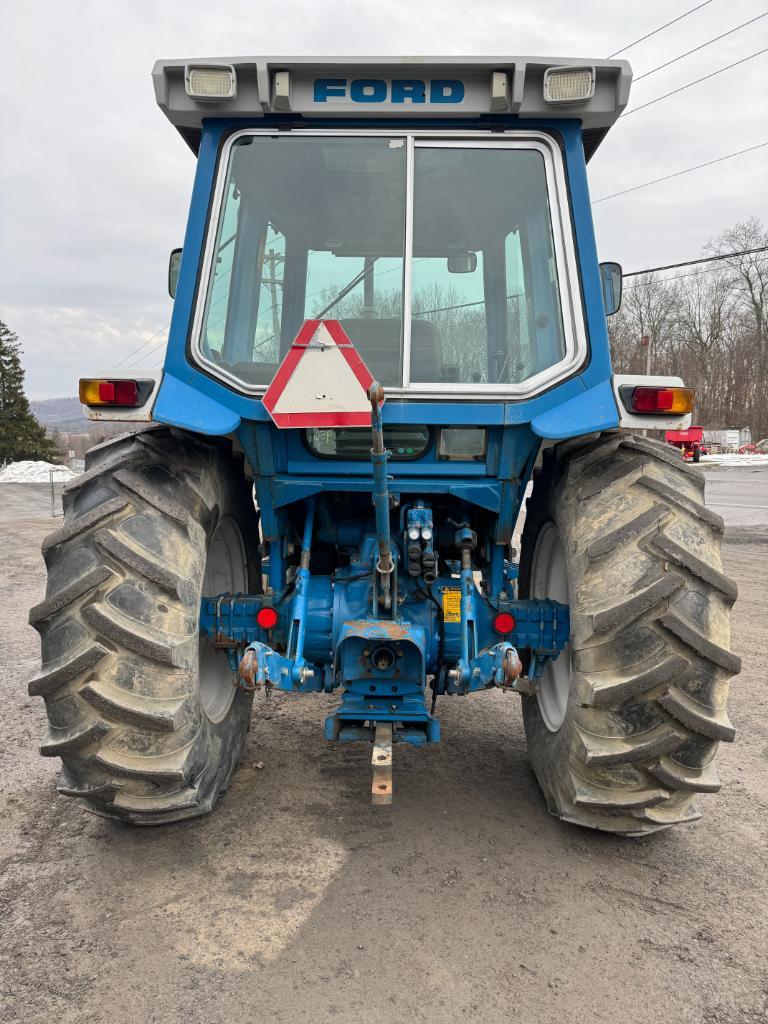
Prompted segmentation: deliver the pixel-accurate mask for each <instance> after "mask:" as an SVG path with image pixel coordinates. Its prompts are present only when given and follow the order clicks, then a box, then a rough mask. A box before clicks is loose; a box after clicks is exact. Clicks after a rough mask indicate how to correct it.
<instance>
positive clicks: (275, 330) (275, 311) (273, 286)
mask: <svg viewBox="0 0 768 1024" xmlns="http://www.w3.org/2000/svg"><path fill="white" fill-rule="evenodd" d="M284 261H285V256H283V254H282V253H279V252H275V250H274V249H270V250H269V252H268V253H267V255H266V256H265V257H264V263H265V264H267V265H268V266H269V277H262V279H261V283H262V284H265V285H266V286H267V287H268V288H269V294H270V296H271V299H272V335H273V337H274V338H275V339H276V344H277V350H278V351H279V350H280V310H279V308H278V305H277V289H278V288H282V287H283V279H282V277H279V278H278V276H277V268H278V266H279V265H280V264H281V263H283V262H284Z"/></svg>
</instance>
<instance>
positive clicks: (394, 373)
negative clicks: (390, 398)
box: [340, 317, 442, 387]
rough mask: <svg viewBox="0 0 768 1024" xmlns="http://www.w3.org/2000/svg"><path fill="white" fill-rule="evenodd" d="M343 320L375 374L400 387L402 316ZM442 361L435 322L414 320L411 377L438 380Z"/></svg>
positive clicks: (362, 356)
mask: <svg viewBox="0 0 768 1024" xmlns="http://www.w3.org/2000/svg"><path fill="white" fill-rule="evenodd" d="M340 323H341V326H342V327H343V328H344V330H345V331H346V333H347V335H348V336H349V337H350V339H351V340H352V344H353V345H354V346H355V348H356V349H357V351H358V352H359V353H360V357H361V358H362V360H363V362H364V363H365V365H366V366H367V367H368V369H369V370H370V371H371V373H372V374H373V376H374V377H375V378H376V379H377V380H378V381H379V382H380V383H381V384H384V385H385V386H387V387H398V386H399V385H400V382H401V373H400V331H401V321H400V318H399V317H385V318H381V319H376V318H374V317H371V318H362V317H361V318H359V319H350V320H341V321H340ZM441 363H442V359H441V343H440V335H439V333H438V331H437V328H436V327H435V325H434V324H431V323H429V321H427V320H415V319H413V320H411V380H418V381H427V382H430V381H431V382H436V381H439V380H440V370H441Z"/></svg>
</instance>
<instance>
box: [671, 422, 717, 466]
mask: <svg viewBox="0 0 768 1024" xmlns="http://www.w3.org/2000/svg"><path fill="white" fill-rule="evenodd" d="M664 440H665V441H666V442H667V444H673V445H674V446H675V448H679V449H680V451H681V452H682V453H683V458H684V459H685V461H686V462H698V461H699V459H700V458H701V456H702V455H707V454H709V449H708V448H707V447H706V446H705V444H704V428H703V427H688V429H687V430H668V431H667V432H666V433H665V434H664Z"/></svg>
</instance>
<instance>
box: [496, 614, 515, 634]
mask: <svg viewBox="0 0 768 1024" xmlns="http://www.w3.org/2000/svg"><path fill="white" fill-rule="evenodd" d="M516 625H517V623H516V622H515V616H514V615H510V614H509V612H499V614H498V615H497V616H496V618H495V619H494V620H493V628H494V629H495V630H496V632H497V633H511V632H512V630H513V629H514V628H515V626H516Z"/></svg>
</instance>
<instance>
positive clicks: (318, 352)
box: [264, 320, 373, 428]
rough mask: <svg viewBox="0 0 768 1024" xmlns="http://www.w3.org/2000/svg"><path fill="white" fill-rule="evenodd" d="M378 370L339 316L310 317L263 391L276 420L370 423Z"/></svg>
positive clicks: (304, 424)
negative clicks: (372, 368)
mask: <svg viewBox="0 0 768 1024" xmlns="http://www.w3.org/2000/svg"><path fill="white" fill-rule="evenodd" d="M372 383H373V375H372V374H371V372H370V370H369V369H368V367H367V366H366V365H365V363H364V362H363V360H362V359H361V358H360V355H359V354H358V352H357V350H356V349H355V347H354V345H353V344H352V341H351V340H350V338H349V337H348V336H347V335H346V333H345V332H344V329H343V328H342V326H341V324H340V323H339V321H338V320H305V322H304V324H303V326H302V328H301V330H300V331H299V333H298V335H297V336H296V339H295V341H294V342H293V344H292V345H291V348H290V351H289V352H288V354H287V355H286V357H285V359H284V360H283V362H282V363H281V364H280V368H279V369H278V371H277V373H276V374H275V377H274V379H273V381H272V383H271V384H270V385H269V388H268V389H267V392H266V394H265V395H264V407H265V409H266V410H267V412H268V413H269V414H270V416H271V417H272V420H273V421H274V423H275V426H277V427H281V428H285V427H369V426H370V425H371V403H370V400H369V398H368V390H369V388H370V386H371V384H372Z"/></svg>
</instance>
